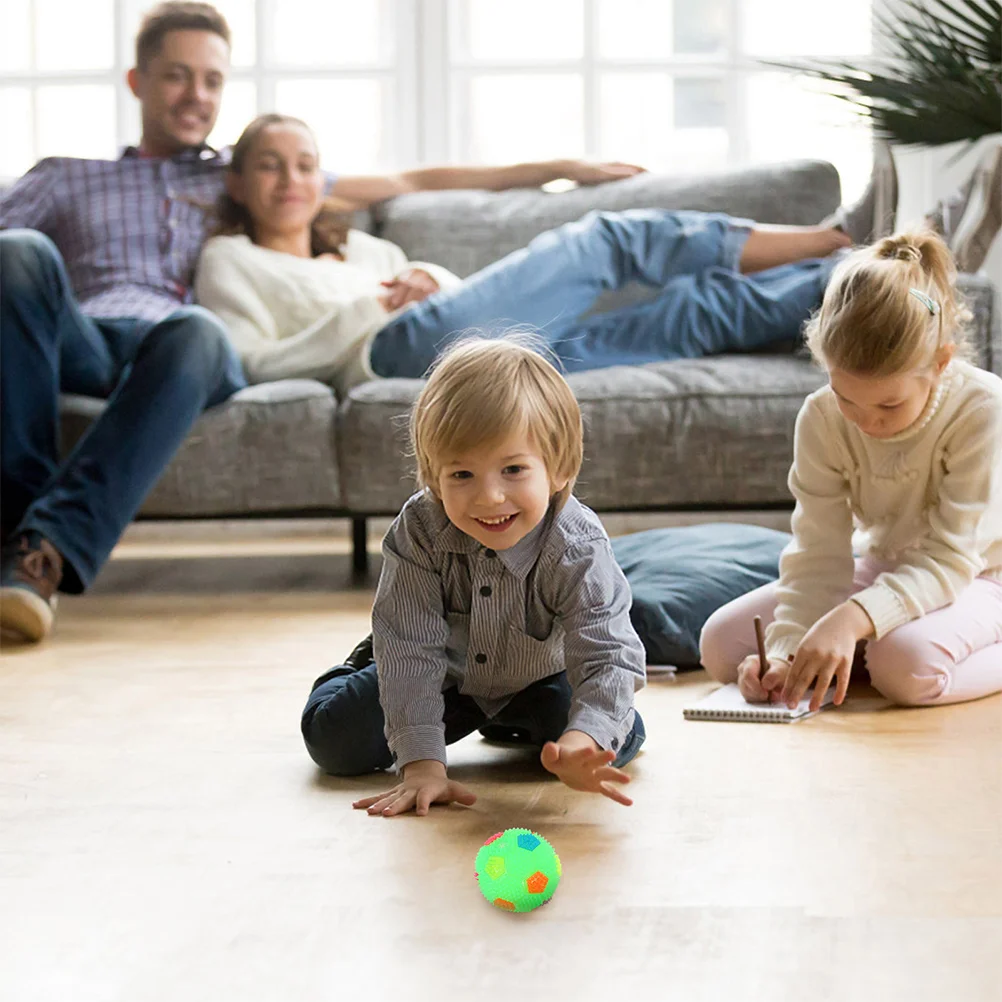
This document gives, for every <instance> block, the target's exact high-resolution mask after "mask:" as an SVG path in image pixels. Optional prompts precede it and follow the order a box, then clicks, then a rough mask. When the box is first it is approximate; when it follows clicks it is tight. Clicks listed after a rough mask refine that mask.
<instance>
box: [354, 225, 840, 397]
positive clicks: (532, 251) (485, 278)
mask: <svg viewBox="0 0 1002 1002" xmlns="http://www.w3.org/2000/svg"><path fill="white" fill-rule="evenodd" d="M753 225H754V224H753V223H751V222H750V221H748V220H745V219H735V218H732V217H730V216H724V215H717V214H709V213H703V212H669V211H667V210H663V209H631V210H628V211H626V212H591V213H589V214H588V215H586V216H585V217H584V218H582V219H580V220H578V221H577V222H574V223H568V224H567V225H565V226H561V227H559V228H557V229H555V230H550V231H549V232H547V233H543V234H541V235H540V236H538V237H536V238H535V239H534V240H533V241H532V242H531V243H530V244H529V245H528V247H526V248H524V249H522V250H518V251H515V252H514V253H512V254H509V255H508V256H507V257H504V258H502V259H501V260H500V261H498V262H496V263H495V264H492V265H490V266H488V267H487V268H484V269H483V270H482V271H479V272H477V273H476V274H474V275H471V276H470V277H469V278H468V279H467V280H466V281H465V282H463V284H462V285H461V286H460V287H458V288H457V289H454V290H450V291H443V292H437V293H435V294H434V295H432V296H429V297H428V298H427V299H426V300H424V301H423V302H421V303H418V304H417V305H415V306H414V307H412V308H411V309H409V310H406V311H405V312H404V313H402V314H401V315H400V316H399V317H396V318H395V319H393V320H391V321H390V322H389V323H388V324H386V326H385V327H383V328H382V330H380V331H379V333H378V334H377V335H376V337H375V338H374V340H373V342H372V347H371V350H370V363H371V365H372V369H373V371H374V372H375V373H376V375H378V376H383V377H392V376H403V377H411V378H415V377H420V376H422V375H424V373H425V372H426V371H427V369H428V368H429V366H430V365H431V364H432V362H434V360H435V358H436V357H437V356H438V355H439V354H440V353H441V351H442V349H443V348H445V347H447V346H448V344H449V343H450V341H452V340H454V339H455V338H456V337H457V336H460V335H462V333H463V332H464V331H468V330H470V329H476V330H478V331H481V332H483V331H484V330H485V329H486V331H487V332H488V333H489V334H499V333H502V332H503V331H504V330H506V329H508V328H511V327H515V326H522V327H525V326H528V327H530V328H533V329H535V330H536V331H538V332H539V334H541V335H542V337H543V339H544V340H545V342H546V344H547V345H548V346H549V349H550V350H551V351H552V352H553V353H554V355H555V356H556V357H557V359H558V360H559V362H560V363H561V364H562V365H563V368H564V371H566V372H568V373H571V372H583V371H585V370H587V369H602V368H605V367H607V366H610V365H640V364H644V363H647V362H657V361H667V360H671V359H677V358H698V357H700V356H703V355H714V354H719V353H720V352H728V351H748V350H751V349H754V348H758V347H760V346H762V345H765V344H769V343H770V342H774V341H784V340H794V339H796V338H797V337H798V336H799V334H800V328H801V326H802V325H803V323H804V321H805V320H806V319H807V318H808V317H809V316H810V313H811V311H812V310H813V309H814V308H815V307H817V306H819V305H820V303H821V297H822V294H823V293H824V288H825V285H826V283H827V281H828V278H829V276H830V274H831V271H832V268H833V267H834V263H835V259H834V258H825V259H823V260H820V259H812V260H806V261H798V262H796V263H795V264H788V265H783V266H781V267H779V268H771V269H769V270H768V271H760V272H757V273H755V274H753V275H741V274H740V273H739V271H738V267H739V262H740V259H741V251H742V248H743V247H744V244H745V241H746V240H747V239H748V234H749V232H750V230H751V228H752V226H753ZM631 281H637V282H641V283H643V284H645V285H649V286H653V287H655V288H657V289H659V290H660V291H659V292H658V293H657V295H656V296H655V297H654V298H653V299H651V300H649V301H647V302H643V303H639V304H635V305H631V306H624V307H621V308H619V309H616V310H611V311H609V312H606V313H600V314H594V315H592V316H585V314H586V313H588V311H589V310H590V309H591V308H592V306H593V305H594V304H595V300H596V299H597V298H598V296H599V295H600V294H601V293H603V292H605V291H607V290H610V289H618V288H620V287H621V286H623V285H624V284H626V283H627V282H631Z"/></svg>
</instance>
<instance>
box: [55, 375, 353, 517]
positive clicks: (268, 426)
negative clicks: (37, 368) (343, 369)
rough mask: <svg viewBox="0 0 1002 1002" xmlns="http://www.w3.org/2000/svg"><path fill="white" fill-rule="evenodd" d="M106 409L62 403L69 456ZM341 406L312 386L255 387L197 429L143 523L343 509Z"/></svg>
mask: <svg viewBox="0 0 1002 1002" xmlns="http://www.w3.org/2000/svg"><path fill="white" fill-rule="evenodd" d="M104 406H105V404H104V401H101V400H94V399H93V398H90V397H80V396H72V395H66V396H64V397H62V399H61V413H62V432H63V436H62V437H63V446H64V450H67V451H68V450H69V449H70V448H72V446H73V445H74V444H75V442H76V441H77V440H78V439H79V438H80V436H81V435H82V434H83V433H84V432H85V431H86V429H87V427H88V426H89V425H90V423H91V421H93V420H94V418H95V417H97V415H99V414H100V413H101V411H102V410H103V409H104ZM335 411H336V402H335V398H334V394H333V393H332V392H331V390H330V389H329V388H328V387H326V386H322V385H321V384H320V383H317V382H314V381H313V380H309V379H295V380H285V381H283V382H278V383H265V384H262V385H260V386H251V387H248V388H247V389H245V390H241V391H240V392H239V393H237V394H235V395H234V396H233V397H232V398H231V399H230V400H228V401H227V402H226V403H224V404H220V405H219V406H218V407H214V408H212V410H209V411H207V412H206V413H205V414H204V415H203V416H202V417H201V418H200V419H199V421H198V422H197V423H196V424H195V427H194V428H193V429H192V430H191V433H190V434H189V435H188V437H187V439H185V442H184V444H183V445H182V446H181V448H180V449H179V450H178V452H177V455H176V456H175V457H174V459H173V460H172V462H171V463H170V465H169V466H168V467H167V469H166V470H165V471H164V474H163V476H162V477H161V478H160V481H159V482H158V483H157V485H156V486H155V487H154V488H153V490H152V492H151V493H150V495H149V496H148V497H147V499H146V501H145V503H144V504H143V507H142V509H141V512H140V515H145V516H149V517H201V518H208V517H216V516H226V515H243V514H254V513H279V512H289V513H292V512H307V511H330V510H333V509H337V508H339V507H340V500H341V499H340V496H339V481H338V466H337V459H336V455H335V450H334V420H335Z"/></svg>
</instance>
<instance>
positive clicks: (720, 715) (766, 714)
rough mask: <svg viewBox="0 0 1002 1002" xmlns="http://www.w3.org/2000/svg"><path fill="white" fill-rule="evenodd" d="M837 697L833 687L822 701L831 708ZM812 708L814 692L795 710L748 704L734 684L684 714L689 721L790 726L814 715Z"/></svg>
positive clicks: (781, 706)
mask: <svg viewBox="0 0 1002 1002" xmlns="http://www.w3.org/2000/svg"><path fill="white" fill-rule="evenodd" d="M834 698H835V688H834V687H832V688H830V689H829V690H828V691H827V692H826V693H825V694H824V697H823V699H822V700H821V706H822V708H824V707H826V706H829V705H830V704H831V702H832V700H833V699H834ZM810 705H811V693H810V692H808V694H807V695H806V696H805V697H804V698H803V699H802V700H801V701H800V703H799V705H798V706H797V707H796V709H793V710H791V709H789V707H787V705H786V704H785V703H746V702H745V698H744V696H742V695H741V691H740V690H739V689H738V687H737V685H736V684H732V685H724V686H721V687H720V688H719V689H716V690H714V691H713V692H711V693H710V694H709V695H708V696H707V697H706V698H705V699H701V700H700V701H699V702H698V703H693V704H691V705H689V706H686V707H684V708H683V710H682V713H683V715H684V716H685V718H686V719H687V720H747V721H750V722H755V721H758V722H760V723H778V724H786V723H792V722H793V721H794V720H800V719H801V718H802V717H809V716H811V708H810Z"/></svg>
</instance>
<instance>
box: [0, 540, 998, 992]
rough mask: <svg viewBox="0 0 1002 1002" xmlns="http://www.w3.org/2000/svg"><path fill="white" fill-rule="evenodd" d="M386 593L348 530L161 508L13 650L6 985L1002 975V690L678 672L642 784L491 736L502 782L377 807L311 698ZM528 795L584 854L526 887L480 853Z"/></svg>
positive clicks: (480, 758)
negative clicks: (330, 756)
mask: <svg viewBox="0 0 1002 1002" xmlns="http://www.w3.org/2000/svg"><path fill="white" fill-rule="evenodd" d="M371 596H372V593H371V586H362V587H355V586H353V585H352V584H351V582H350V578H349V571H348V558H347V554H346V552H345V544H344V542H343V541H340V540H329V539H319V538H314V539H312V541H310V540H309V539H307V538H306V537H303V536H302V535H300V536H297V538H296V539H294V540H285V541H283V540H281V539H279V540H277V541H276V540H273V541H271V542H270V543H264V544H260V545H256V544H253V543H248V542H247V541H246V540H243V541H241V540H239V539H238V540H236V541H234V540H232V539H224V540H223V542H222V543H218V544H210V543H208V542H206V540H205V539H204V538H196V539H195V541H194V542H190V541H189V542H187V543H178V542H176V541H171V538H170V537H169V535H168V536H163V537H157V536H154V537H153V538H151V539H145V540H144V539H142V538H140V539H138V540H133V541H132V542H127V543H126V544H124V545H123V546H122V547H121V548H120V550H119V551H118V553H117V555H116V559H115V560H113V561H112V563H111V564H109V566H108V568H107V569H106V571H105V573H104V574H103V575H102V577H101V579H100V580H99V582H98V584H97V586H96V587H95V588H94V590H93V591H92V592H91V593H90V594H89V595H87V596H84V597H79V598H69V599H64V600H63V604H62V607H61V609H60V615H59V620H58V629H57V632H56V633H55V635H54V636H53V637H52V638H51V639H50V640H49V641H48V642H46V643H45V644H43V645H41V646H38V647H35V648H20V647H13V646H6V647H5V648H4V651H3V656H2V659H0V1000H2V1002H36V1000H44V1002H119V1000H121V1002H126V1000H128V1002H202V1000H213V1002H229V1000H233V1002H258V1000H262V1002H294V1000H296V1002H298V1000H310V1002H312V1000H319V999H324V1000H328V999H330V1000H342V999H343V1000H353V999H376V1000H382V999H404V1000H407V999H421V1000H423V999H434V1000H441V1002H452V1000H461V999H462V1000H479V999H488V1000H494V999H498V1000H501V999H506V1000H507V999H518V1000H529V1002H531V1000H536V999H545V1000H547V1002H563V1000H565V999H572V1000H573V999H589V1000H590V999H601V1000H603V1002H605V1000H610V999H617V1000H628V999H634V998H649V999H652V1000H657V1002H661V1000H684V1002H704V1000H705V1002H740V1000H752V999H755V1000H770V1002H786V1000H789V1002H842V1000H860V1002H864V1000H865V1002H896V1000H901V1002H921V1000H929V1002H989V1000H999V999H1002V698H999V697H995V698H991V699H987V700H982V701H981V702H978V703H973V704H969V705H966V706H956V707H948V708H943V709H931V710H911V711H906V710H896V709H890V708H887V707H884V706H883V705H882V704H881V703H880V701H879V699H876V698H874V694H873V693H872V692H870V691H868V690H865V689H864V690H858V689H857V690H855V691H854V693H853V698H852V699H851V701H850V703H849V704H848V705H847V706H846V707H845V708H844V709H843V710H840V711H837V712H827V713H823V714H821V715H819V716H817V717H815V718H813V719H811V720H808V721H805V722H802V723H800V724H796V725H793V726H767V725H759V726H755V725H747V724H710V723H695V722H686V721H684V720H683V719H682V716H681V709H680V708H681V706H682V704H683V702H685V701H687V700H689V699H691V698H693V697H698V696H699V695H701V694H702V693H704V692H706V691H708V690H709V689H710V684H709V682H708V681H707V679H706V677H705V675H703V674H702V673H697V674H690V675H684V676H681V677H680V678H678V679H677V680H675V681H672V680H670V679H665V678H662V679H655V680H652V681H651V683H650V684H649V686H648V688H647V689H645V690H644V691H643V692H642V693H640V695H639V698H638V705H639V707H640V708H641V710H642V712H643V714H644V717H645V720H646V723H647V731H648V735H649V737H648V741H647V744H646V746H645V748H644V751H643V753H642V754H641V755H640V756H639V757H638V759H637V760H636V762H635V763H634V764H633V765H632V766H631V767H630V769H631V772H632V775H633V783H632V784H631V786H630V787H629V791H630V793H631V795H632V796H633V797H634V798H635V801H636V803H635V805H634V806H633V807H632V808H622V807H620V806H618V805H616V804H613V803H611V802H609V801H605V800H601V799H597V798H588V797H586V796H585V795H581V794H576V793H573V792H571V791H569V790H566V789H565V788H563V787H562V786H561V785H560V784H559V783H558V782H556V781H555V780H553V779H552V778H549V777H547V775H546V774H545V773H542V772H541V771H540V769H539V768H538V766H537V764H536V762H535V760H534V757H533V756H532V755H531V754H528V753H526V752H524V751H520V750H518V749H511V748H504V747H498V746H492V745H489V744H487V743H486V742H484V741H482V740H480V739H479V738H478V737H476V736H474V737H471V738H469V739H467V740H465V741H463V742H461V743H460V744H459V745H457V746H454V748H453V750H452V752H451V758H452V763H453V764H452V770H451V771H452V773H453V775H455V776H456V777H457V778H462V779H463V781H465V782H467V783H469V784H470V785H471V786H472V787H473V788H474V789H475V791H476V792H477V793H478V794H479V800H478V802H477V804H476V805H475V806H474V807H472V808H470V809H462V808H450V809H436V810H434V811H433V812H432V814H431V815H430V816H428V817H426V818H417V817H415V816H413V815H412V816H407V817H403V818H399V819H394V820H387V819H381V818H370V817H368V816H366V815H365V814H364V813H362V812H357V811H352V810H351V808H350V802H351V801H352V800H353V799H355V798H357V797H359V796H361V795H363V794H365V793H367V792H369V791H377V790H379V789H380V788H381V787H383V786H385V785H386V783H387V779H385V778H383V779H381V778H379V777H370V778H360V779H354V780H335V779H332V778H329V777H324V776H322V775H320V774H319V773H318V772H317V770H316V769H315V768H314V767H313V765H312V763H311V762H310V760H309V758H308V757H307V755H306V753H305V751H304V749H303V746H302V741H301V738H300V735H299V731H298V719H299V712H300V710H301V708H302V704H303V702H304V700H305V697H306V694H307V692H308V690H309V687H310V683H311V681H312V680H313V678H314V677H315V676H316V675H318V674H319V673H320V672H321V671H323V670H324V669H326V668H327V667H328V666H329V665H330V664H331V663H333V662H335V661H337V660H340V659H341V658H342V657H343V656H344V654H345V653H347V651H348V650H349V649H350V648H351V647H352V646H353V644H354V643H355V641H356V640H357V639H358V638H359V637H361V636H362V635H363V634H364V632H365V631H366V630H367V616H368V610H369V604H370V602H371ZM510 826H525V827H529V828H533V829H535V830H537V831H539V832H541V833H542V834H544V835H545V836H546V837H547V838H548V839H550V841H551V842H552V843H553V845H554V847H555V848H556V850H557V852H558V853H559V854H560V856H561V858H562V861H563V874H564V875H563V880H562V882H561V885H560V888H559V890H558V891H557V893H556V895H555V896H554V898H553V900H552V901H551V902H550V903H549V904H548V905H546V906H545V907H544V908H542V909H539V910H537V911H536V912H533V913H531V914H528V915H510V914H506V913H502V912H499V911H496V910H494V909H493V908H491V907H490V906H489V905H488V904H487V903H486V902H485V901H484V900H483V899H482V898H481V897H480V894H479V892H478V890H477V887H476V884H475V881H474V877H473V861H474V856H475V854H476V851H477V848H478V847H479V846H480V844H481V843H482V842H483V841H484V840H485V839H486V838H487V837H488V836H489V835H491V834H492V833H494V832H496V831H498V830H499V829H502V828H505V827H510Z"/></svg>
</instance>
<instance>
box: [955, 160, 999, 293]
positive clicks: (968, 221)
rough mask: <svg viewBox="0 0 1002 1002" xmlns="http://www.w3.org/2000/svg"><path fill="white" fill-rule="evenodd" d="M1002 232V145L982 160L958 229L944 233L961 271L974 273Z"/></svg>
mask: <svg viewBox="0 0 1002 1002" xmlns="http://www.w3.org/2000/svg"><path fill="white" fill-rule="evenodd" d="M1000 229H1002V143H999V144H996V145H994V146H993V147H992V148H991V149H989V150H988V152H987V153H986V154H985V155H984V156H983V157H982V158H981V160H980V161H979V163H978V166H977V167H976V168H975V169H974V173H973V174H972V175H971V180H970V182H969V188H968V195H967V200H966V204H965V205H964V206H963V214H962V215H961V216H960V219H959V221H958V222H957V224H956V230H955V231H954V232H953V233H950V234H944V235H945V236H946V239H947V243H949V245H950V250H952V251H953V256H954V258H955V259H956V261H957V268H958V269H959V270H960V271H964V272H969V273H971V274H973V273H974V272H976V271H977V270H978V269H979V268H980V267H981V266H982V265H983V264H984V263H985V258H986V257H988V251H989V250H991V246H992V242H993V241H994V240H995V237H996V236H997V234H998V232H999V230H1000Z"/></svg>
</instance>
